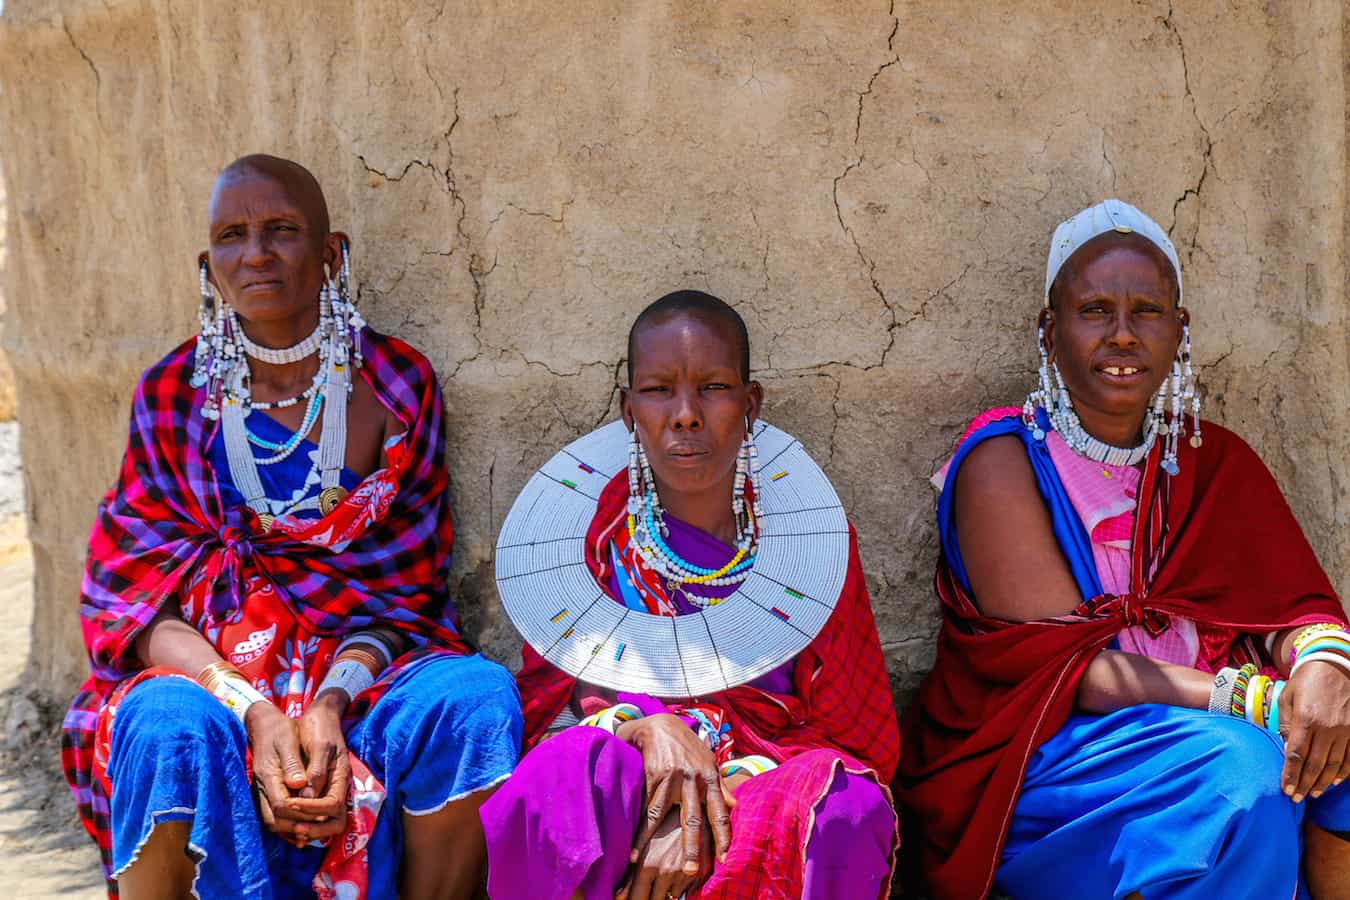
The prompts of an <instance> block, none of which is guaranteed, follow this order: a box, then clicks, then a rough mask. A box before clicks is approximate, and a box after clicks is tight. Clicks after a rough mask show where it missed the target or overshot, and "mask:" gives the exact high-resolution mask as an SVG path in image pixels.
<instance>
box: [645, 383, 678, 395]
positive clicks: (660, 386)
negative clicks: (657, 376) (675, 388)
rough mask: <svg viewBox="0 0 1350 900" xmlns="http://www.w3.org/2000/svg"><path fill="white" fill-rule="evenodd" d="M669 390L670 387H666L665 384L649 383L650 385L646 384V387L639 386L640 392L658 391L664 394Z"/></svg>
mask: <svg viewBox="0 0 1350 900" xmlns="http://www.w3.org/2000/svg"><path fill="white" fill-rule="evenodd" d="M669 390H670V388H668V387H666V386H665V385H664V384H649V385H646V386H644V387H640V388H638V393H639V394H657V393H660V394H664V393H666V392H668V391H669Z"/></svg>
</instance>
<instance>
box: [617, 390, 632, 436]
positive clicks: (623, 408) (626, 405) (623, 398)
mask: <svg viewBox="0 0 1350 900" xmlns="http://www.w3.org/2000/svg"><path fill="white" fill-rule="evenodd" d="M629 394H630V389H629V388H626V387H621V388H619V413H620V415H622V416H623V426H624V427H625V428H627V429H628V430H629V431H632V430H633V428H634V425H633V404H632V400H631V398H630V397H629Z"/></svg>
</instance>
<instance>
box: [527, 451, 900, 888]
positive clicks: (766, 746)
mask: <svg viewBox="0 0 1350 900" xmlns="http://www.w3.org/2000/svg"><path fill="white" fill-rule="evenodd" d="M627 504H628V481H627V476H626V475H625V474H624V473H622V472H620V473H619V474H618V475H616V476H615V477H614V478H613V479H612V480H611V481H610V483H609V484H608V485H607V486H606V487H605V490H604V491H603V492H602V493H601V495H600V504H599V508H598V509H597V510H596V514H595V518H594V519H593V520H592V523H591V528H590V531H589V533H588V534H587V539H586V563H587V565H588V566H589V567H590V570H591V572H592V574H593V575H594V576H595V578H596V581H597V583H598V584H599V585H600V587H601V589H602V590H604V591H605V593H606V594H608V593H609V569H610V565H609V555H608V550H607V547H608V544H609V541H610V538H611V537H612V536H613V534H614V532H615V530H616V529H617V528H619V527H620V526H621V525H622V524H623V522H624V515H625V511H626V509H627ZM615 602H618V601H617V600H616V601H615ZM522 656H523V659H524V665H523V667H522V668H521V671H520V673H519V674H518V675H517V681H518V682H519V685H520V695H521V700H522V703H523V706H524V713H525V743H526V746H527V747H532V746H534V745H535V744H537V743H538V742H539V740H540V739H541V738H542V737H543V736H544V732H545V731H546V730H547V728H548V727H549V725H551V724H552V723H553V720H554V719H555V718H557V716H558V714H559V713H560V712H562V709H563V707H564V706H566V705H567V703H568V701H569V700H570V699H571V697H572V692H573V690H574V688H575V687H576V679H574V678H572V677H571V676H569V675H567V674H566V673H564V672H562V671H561V670H559V669H557V668H556V667H554V666H553V665H552V664H551V663H549V662H547V661H546V660H545V659H544V658H543V657H541V656H540V655H539V654H538V653H536V652H535V651H534V650H533V648H531V647H530V646H529V645H528V644H527V645H525V647H524V649H523V650H522ZM696 699H697V700H698V702H700V703H707V704H711V705H714V706H716V707H719V708H720V709H721V710H722V711H723V712H724V713H725V721H727V722H729V723H730V724H731V727H732V732H731V733H732V735H733V736H734V738H735V740H736V749H737V753H738V754H740V755H750V754H761V755H764V756H768V757H770V758H772V759H774V760H777V761H779V762H782V761H784V760H787V759H789V758H792V757H795V756H798V755H800V754H804V753H806V752H807V751H810V750H828V751H831V752H830V753H824V754H822V753H816V754H812V755H811V756H812V760H813V762H814V763H817V764H814V765H812V766H811V768H810V771H809V772H807V773H803V774H801V775H799V776H798V777H797V779H796V780H795V782H794V785H793V790H794V791H795V792H797V793H798V794H800V795H801V796H804V797H807V798H809V802H812V803H813V802H814V801H815V800H816V799H817V798H819V797H823V796H824V795H825V792H826V791H827V790H828V789H829V786H830V783H831V781H832V780H833V778H834V774H835V772H836V771H837V770H838V769H840V768H842V769H844V770H846V771H850V772H855V773H860V774H861V773H866V774H869V775H871V776H872V777H875V778H876V779H877V780H878V782H879V783H880V784H881V785H882V786H883V788H885V787H886V785H888V784H889V782H890V780H891V778H892V777H893V775H894V773H895V766H896V761H897V756H898V754H899V735H898V733H897V725H896V718H895V706H894V703H893V701H892V699H891V692H890V684H889V682H888V680H887V677H886V664H885V661H884V659H883V658H882V653H881V642H880V640H879V638H878V637H877V629H876V623H875V622H874V621H873V618H872V606H871V601H870V599H869V598H868V595H867V584H866V582H865V581H864V579H863V573H862V565H861V564H860V562H859V559H858V546H857V539H856V536H855V535H854V534H853V532H852V527H851V526H850V533H849V566H848V574H847V576H846V578H845V580H844V587H843V590H842V591H841V592H840V596H839V603H838V605H836V606H835V609H834V613H833V614H832V615H831V616H830V619H829V621H828V622H826V624H825V627H824V629H822V630H821V632H820V634H819V635H817V636H816V639H815V640H814V641H812V642H811V643H810V645H809V646H807V648H806V649H805V650H803V651H802V652H801V653H800V654H799V655H798V657H797V664H796V666H795V667H794V674H793V692H792V693H791V694H770V693H768V692H766V691H762V690H759V689H758V688H754V687H750V686H749V685H742V686H740V687H737V688H732V689H731V690H729V691H723V692H721V693H718V694H713V695H711V696H708V697H701V698H696ZM760 793H763V794H764V795H765V797H766V799H767V798H770V797H772V796H774V794H773V792H760ZM795 818H796V817H794V816H788V815H784V814H782V798H779V799H778V801H776V802H765V803H762V804H761V803H756V804H754V808H753V809H752V808H744V809H743V808H742V807H741V806H740V805H738V806H737V809H736V818H735V822H734V827H735V828H736V833H737V834H738V835H740V836H741V837H739V838H738V840H740V841H743V842H744V845H745V846H747V847H749V846H752V845H753V846H756V847H759V848H761V849H763V850H764V851H765V852H766V853H773V854H775V855H773V856H770V857H769V860H768V864H770V865H774V864H779V863H782V864H787V863H791V864H792V865H791V871H790V876H789V881H790V884H789V888H788V892H787V893H786V894H785V896H799V895H800V879H801V862H802V852H801V851H803V850H804V843H803V841H804V839H805V836H804V835H801V834H798V833H797V832H796V831H794V830H793V827H794V823H795ZM794 850H795V851H797V852H796V853H795V854H794V853H793V851H794ZM787 854H791V855H788V856H787V858H786V859H785V858H783V855H787ZM793 856H795V858H793ZM791 885H796V886H797V888H798V890H797V893H796V894H793V893H792V892H791ZM743 895H744V896H746V897H747V898H748V897H753V896H756V895H754V894H753V893H750V894H743ZM739 896H742V893H738V892H737V887H736V885H734V884H730V883H727V881H726V880H725V879H716V878H715V879H714V880H713V882H710V883H709V885H708V886H707V887H706V888H705V889H704V891H703V892H701V894H700V897H701V900H712V898H714V897H715V898H718V900H733V898H737V897H739Z"/></svg>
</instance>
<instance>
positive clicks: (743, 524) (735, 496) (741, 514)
mask: <svg viewBox="0 0 1350 900" xmlns="http://www.w3.org/2000/svg"><path fill="white" fill-rule="evenodd" d="M753 446H754V438H752V437H751V435H750V418H749V417H748V416H747V417H746V419H745V437H743V438H742V439H741V449H740V450H739V451H738V452H737V454H736V477H735V479H734V480H733V483H732V487H731V517H732V519H733V520H734V521H735V522H736V543H737V544H740V542H741V540H742V539H743V538H744V537H745V533H746V530H747V529H749V527H750V520H749V516H748V515H747V510H746V508H745V494H746V485H747V484H749V480H750V449H751V448H752V447H753Z"/></svg>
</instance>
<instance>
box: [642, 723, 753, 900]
mask: <svg viewBox="0 0 1350 900" xmlns="http://www.w3.org/2000/svg"><path fill="white" fill-rule="evenodd" d="M618 736H619V737H620V738H621V739H623V740H625V741H627V742H628V743H630V744H632V745H633V746H634V747H636V748H637V749H638V750H639V751H641V753H642V764H643V768H644V769H645V770H646V776H647V796H646V806H647V813H646V815H647V821H646V823H645V824H644V825H643V827H642V830H641V831H640V832H639V833H638V838H637V841H636V842H635V843H634V844H633V852H632V853H631V854H630V855H629V858H628V859H629V862H633V863H636V862H637V861H638V860H639V859H641V858H644V856H643V854H644V852H645V851H646V849H647V844H648V842H649V841H651V840H652V838H653V837H655V835H656V833H657V830H658V829H659V828H661V826H662V824H663V823H664V822H665V821H666V818H667V815H668V814H669V813H670V810H671V807H673V806H678V807H679V808H680V820H681V821H682V826H681V829H680V833H681V835H682V837H681V844H682V846H683V852H684V867H683V871H684V874H685V875H687V876H689V877H691V878H693V877H696V876H697V875H698V874H699V872H702V871H704V870H705V869H710V868H711V860H710V859H709V858H708V850H707V844H706V841H705V839H704V838H705V834H704V832H705V826H706V828H708V829H711V832H712V838H713V842H714V844H715V848H716V852H717V857H718V858H719V859H721V858H723V857H725V856H726V852H727V848H728V847H729V846H731V814H730V812H729V811H728V809H727V802H726V799H725V798H724V797H723V796H722V786H721V777H720V776H719V775H718V773H717V761H716V760H715V759H714V758H713V755H712V751H710V750H709V749H708V748H707V747H705V746H703V742H702V741H700V740H699V739H698V737H697V736H696V735H695V734H694V732H693V730H692V729H691V728H690V727H689V726H688V725H686V724H685V723H684V722H683V721H681V720H680V719H679V718H678V717H676V716H673V715H670V714H669V713H663V714H661V715H655V716H646V717H644V718H641V719H635V720H633V721H631V722H625V723H624V724H623V725H621V726H619V731H618ZM705 810H706V813H707V815H706V818H705V815H704V812H705ZM658 900H661V898H658Z"/></svg>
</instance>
